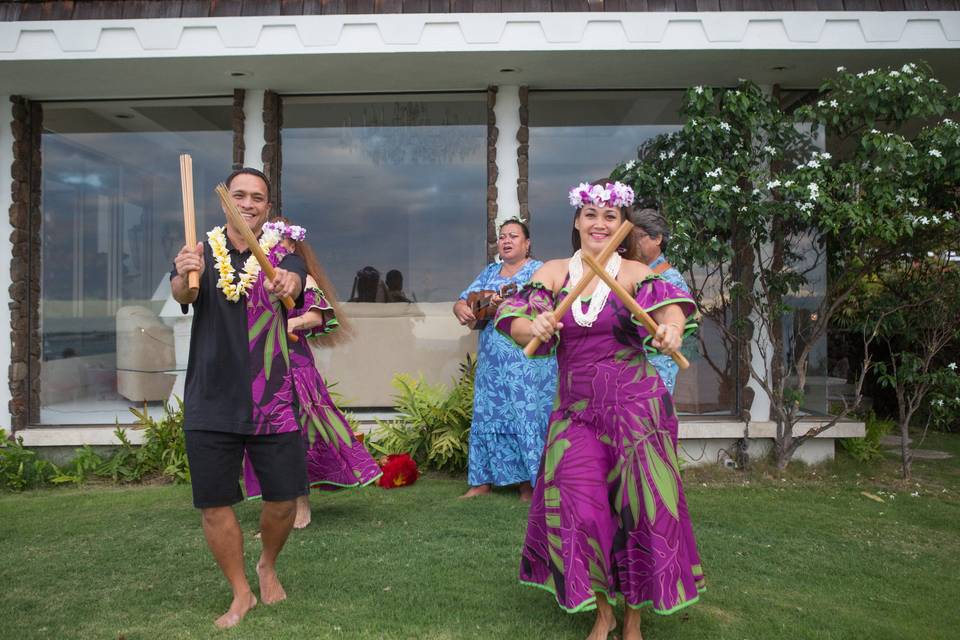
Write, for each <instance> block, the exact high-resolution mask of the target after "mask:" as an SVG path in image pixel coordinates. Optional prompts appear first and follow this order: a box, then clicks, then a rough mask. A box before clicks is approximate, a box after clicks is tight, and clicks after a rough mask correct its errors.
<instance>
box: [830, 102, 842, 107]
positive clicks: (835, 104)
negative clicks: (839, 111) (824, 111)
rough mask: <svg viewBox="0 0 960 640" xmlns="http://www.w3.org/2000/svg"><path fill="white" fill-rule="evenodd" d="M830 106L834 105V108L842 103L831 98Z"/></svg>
mask: <svg viewBox="0 0 960 640" xmlns="http://www.w3.org/2000/svg"><path fill="white" fill-rule="evenodd" d="M830 106H831V107H833V108H834V109H836V108H837V107H839V106H840V103H839V102H837V101H836V100H831V101H830Z"/></svg>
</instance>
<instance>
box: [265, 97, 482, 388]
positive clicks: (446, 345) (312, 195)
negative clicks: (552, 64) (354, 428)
mask: <svg viewBox="0 0 960 640" xmlns="http://www.w3.org/2000/svg"><path fill="white" fill-rule="evenodd" d="M486 119H487V118H486V96H485V94H474V93H464V94H442V95H400V96H397V95H392V96H391V95H383V96H370V95H367V96H324V97H319V96H309V97H308V96H297V97H287V98H284V101H283V134H282V138H283V141H282V148H283V177H282V180H283V184H282V188H283V212H284V214H285V215H286V216H288V217H289V218H291V219H292V220H294V221H296V222H297V223H298V224H301V225H303V226H305V227H306V228H307V241H308V242H310V244H311V245H312V246H313V248H314V250H315V251H316V252H317V255H318V257H319V259H320V260H321V262H322V263H323V265H324V268H325V269H326V270H327V273H328V274H329V276H330V279H331V281H332V282H333V284H334V286H335V287H336V289H337V294H338V296H339V297H340V298H341V299H343V300H347V301H349V302H347V303H346V304H345V306H344V310H345V312H346V313H349V314H350V315H351V317H352V319H353V320H354V325H355V327H356V329H357V336H356V337H355V339H354V340H352V341H351V342H349V343H347V344H346V345H343V346H339V347H337V348H336V349H321V350H320V351H319V352H318V354H317V355H318V366H319V367H320V369H321V371H322V372H323V374H324V375H326V376H329V377H330V378H331V379H332V380H334V381H337V382H338V383H339V386H338V387H337V389H338V391H339V392H340V393H341V394H342V395H343V397H344V399H345V400H346V402H347V403H348V404H352V405H353V406H362V407H385V406H390V405H392V395H393V393H395V389H393V388H392V387H391V385H390V380H391V378H392V377H393V375H394V374H396V373H400V372H408V373H412V374H414V375H416V373H417V372H422V373H424V374H425V375H426V376H427V378H428V380H429V381H431V382H445V383H446V382H449V381H450V378H451V377H453V376H454V375H455V374H456V372H457V363H458V362H459V361H460V360H461V359H462V358H463V357H464V355H465V354H466V353H467V352H468V351H472V350H474V349H475V338H474V336H472V335H471V334H470V332H469V331H467V330H465V329H463V328H462V327H460V326H459V324H458V323H457V322H456V320H455V319H454V317H453V314H452V313H451V311H450V308H451V305H452V303H453V301H454V300H455V299H456V298H457V296H458V295H459V293H460V291H462V290H463V287H464V286H465V285H466V284H468V283H469V282H470V281H471V280H472V279H473V276H474V275H475V274H476V272H477V271H478V270H479V269H480V268H481V267H482V266H483V264H484V260H485V242H486V209H485V202H486V195H485V194H486Z"/></svg>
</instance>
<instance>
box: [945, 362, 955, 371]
mask: <svg viewBox="0 0 960 640" xmlns="http://www.w3.org/2000/svg"><path fill="white" fill-rule="evenodd" d="M947 369H950V371H956V370H957V363H956V362H951V363H950V364H948V365H947Z"/></svg>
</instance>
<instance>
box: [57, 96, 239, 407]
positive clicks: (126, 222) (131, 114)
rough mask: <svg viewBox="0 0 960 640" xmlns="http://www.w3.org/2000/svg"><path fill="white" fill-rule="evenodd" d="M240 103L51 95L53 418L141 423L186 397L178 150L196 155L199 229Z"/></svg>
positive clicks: (212, 210) (213, 218)
mask: <svg viewBox="0 0 960 640" xmlns="http://www.w3.org/2000/svg"><path fill="white" fill-rule="evenodd" d="M231 104H232V101H231V100H230V99H219V98H217V99H194V100H190V101H189V102H186V101H169V100H153V101H110V102H84V103H77V102H74V103H47V104H44V106H43V111H44V132H43V138H42V158H43V187H42V211H43V222H42V230H41V234H42V240H41V246H42V269H41V270H42V276H41V277H42V282H41V305H40V323H41V335H42V340H43V346H42V355H41V365H40V366H41V371H40V383H41V392H40V396H41V407H40V419H41V422H43V423H46V424H86V423H93V424H103V423H112V422H114V421H115V420H117V419H119V421H120V422H121V423H127V422H130V421H131V415H130V413H129V411H128V408H129V407H131V406H134V407H142V406H143V404H144V403H147V404H148V405H149V406H150V407H151V408H152V409H153V410H155V411H159V409H160V407H162V405H163V403H164V402H165V401H166V400H167V399H168V398H169V397H170V396H171V394H172V393H177V394H178V395H180V396H182V393H183V392H182V387H180V388H178V389H175V388H174V387H175V384H176V383H177V382H178V381H180V382H181V383H182V375H183V370H184V369H185V367H186V356H187V344H188V340H189V319H188V318H184V317H181V314H180V309H179V305H173V304H171V302H170V300H171V299H170V296H169V291H170V286H169V282H168V274H169V271H170V268H171V265H172V260H173V257H174V255H175V254H176V253H177V251H179V250H180V247H182V246H183V218H182V198H181V191H180V168H179V162H178V156H179V154H181V153H189V154H191V155H192V156H193V165H194V183H195V185H196V208H197V226H198V235H200V237H201V238H202V237H203V236H202V231H203V230H204V229H208V228H210V227H212V226H213V225H214V224H217V223H219V222H220V221H221V220H222V213H221V212H220V209H219V207H218V205H217V202H216V196H215V195H213V193H212V191H210V190H209V189H207V186H209V185H213V184H216V182H217V181H219V180H222V179H223V178H224V177H225V175H226V173H227V172H228V170H229V167H230V158H231V155H232V153H231V150H232V128H231V122H230V118H231V110H232V109H231Z"/></svg>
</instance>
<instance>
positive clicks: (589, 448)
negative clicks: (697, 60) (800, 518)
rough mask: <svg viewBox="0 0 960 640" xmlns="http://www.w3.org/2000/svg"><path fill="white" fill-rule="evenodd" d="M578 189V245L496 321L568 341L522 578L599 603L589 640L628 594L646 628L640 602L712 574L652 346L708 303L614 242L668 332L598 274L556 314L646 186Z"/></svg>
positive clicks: (511, 330) (685, 327)
mask: <svg viewBox="0 0 960 640" xmlns="http://www.w3.org/2000/svg"><path fill="white" fill-rule="evenodd" d="M569 198H570V204H571V205H572V206H573V207H574V208H575V210H576V211H575V213H574V218H573V230H572V232H571V239H572V244H573V249H574V254H573V256H572V257H570V258H569V259H563V260H551V261H549V262H547V263H545V264H544V265H543V266H542V267H541V268H540V269H539V270H538V271H537V272H536V273H535V274H533V277H532V279H531V282H530V284H529V285H527V286H526V287H524V289H523V290H522V291H520V292H519V293H518V294H516V295H515V296H512V297H510V298H507V299H506V300H505V301H504V302H503V303H502V304H501V305H500V309H499V313H498V316H497V320H496V327H497V329H498V330H499V331H500V332H502V333H503V334H504V335H505V336H509V337H511V338H513V339H514V340H515V341H516V342H517V343H519V344H521V345H526V344H527V343H529V342H530V341H531V340H532V339H533V338H534V337H537V338H538V339H540V340H543V341H544V342H543V344H542V345H541V347H540V348H539V350H538V351H537V353H538V354H539V355H547V354H549V353H553V352H555V353H556V355H557V364H558V367H559V375H558V380H559V383H558V389H557V401H556V403H555V405H554V410H553V413H552V414H551V415H550V427H549V431H548V433H547V442H546V449H545V451H544V455H543V463H542V465H541V467H540V477H539V479H538V481H537V485H536V489H535V491H534V496H533V503H532V504H531V506H530V513H529V516H528V521H527V535H526V540H525V543H524V546H523V552H522V557H521V564H520V580H521V582H522V583H524V584H528V585H531V586H535V587H540V588H542V589H546V590H548V591H550V592H552V593H553V594H554V596H555V597H556V600H557V602H558V604H559V605H560V606H561V607H562V608H564V609H565V610H567V611H568V612H571V613H572V612H577V611H584V610H592V609H596V611H597V617H596V621H595V623H594V626H593V630H592V631H591V633H590V636H589V640H604V639H606V638H607V637H608V634H610V632H611V631H612V630H613V629H614V627H615V626H616V619H615V617H614V612H613V608H612V605H613V604H614V603H615V602H616V599H617V598H618V596H622V597H623V600H624V602H625V604H626V611H625V613H624V619H623V622H624V625H623V626H624V630H623V638H624V640H639V638H640V637H641V636H640V613H639V610H640V608H642V607H644V606H646V605H650V606H651V607H652V608H653V610H654V611H655V612H657V613H661V614H667V613H673V612H674V611H678V610H679V609H682V608H683V607H685V606H687V605H689V604H691V603H693V602H695V601H696V600H697V598H698V592H699V590H700V589H701V588H702V586H703V571H702V570H701V568H700V558H699V556H698V554H697V547H696V542H695V540H694V537H693V530H692V528H691V526H690V517H689V514H688V512H687V504H686V499H685V498H684V494H683V486H682V484H681V482H680V470H679V463H678V461H677V451H676V446H677V417H676V415H675V414H674V410H673V402H672V400H671V397H670V393H669V392H668V391H667V389H666V387H665V386H664V384H663V381H662V380H661V379H660V376H659V375H657V372H656V370H655V369H654V368H653V366H652V365H651V364H650V362H649V360H648V358H647V346H648V345H649V346H651V347H653V348H655V349H658V350H659V351H660V352H661V353H664V354H667V355H669V354H672V353H674V352H675V351H676V350H677V349H678V348H679V347H680V342H681V338H682V336H683V335H684V333H685V332H686V331H692V329H693V327H694V325H693V324H692V323H691V322H690V321H689V319H690V318H691V317H692V316H693V314H694V313H695V311H696V308H695V306H694V303H693V301H692V300H691V299H690V297H689V296H688V295H687V294H686V293H685V292H683V291H681V290H679V289H677V288H676V287H674V286H672V285H670V284H668V283H667V282H665V281H664V280H663V279H662V278H660V277H659V276H657V275H656V274H654V273H653V272H652V271H651V270H650V268H649V267H647V266H646V265H644V264H641V263H639V262H634V261H632V260H624V259H622V258H621V256H620V255H619V254H618V253H614V254H613V256H612V257H611V258H610V259H609V261H608V262H607V264H606V265H603V266H604V267H605V268H606V271H607V273H609V274H610V275H611V276H612V277H613V278H616V280H617V281H618V282H619V283H620V284H622V285H623V286H624V288H626V289H627V290H628V291H631V292H632V293H633V294H634V296H635V299H636V301H637V303H638V304H639V305H640V306H641V307H642V308H644V309H645V310H647V311H648V312H649V313H650V314H651V315H652V316H653V318H654V319H655V320H656V322H657V323H658V324H659V327H658V329H657V332H656V334H655V335H652V336H651V335H649V334H648V333H647V331H646V329H645V328H644V327H643V325H641V324H639V323H638V322H637V321H635V320H634V319H633V317H632V315H631V314H630V311H629V310H628V309H627V308H626V307H625V306H624V305H623V303H622V302H620V300H619V299H618V298H616V296H612V295H610V293H611V291H610V288H609V287H608V286H607V285H606V284H605V283H604V282H602V281H600V280H599V279H597V280H596V281H595V282H594V283H592V284H591V285H589V286H588V287H587V289H586V290H585V291H584V292H583V293H582V294H581V295H580V297H579V299H578V300H576V301H575V302H574V303H573V306H572V307H571V308H570V310H569V311H567V312H566V314H565V315H564V316H563V317H562V318H558V317H556V316H555V314H554V312H553V309H554V308H555V306H556V305H555V303H556V302H557V301H559V300H561V299H563V298H564V297H566V295H567V293H568V291H569V290H570V289H572V288H573V287H575V286H576V285H577V283H578V282H579V281H580V280H581V278H585V277H589V276H588V274H589V269H587V268H585V267H584V265H583V260H582V255H583V254H588V255H590V256H592V257H596V256H598V255H599V254H600V252H601V251H602V249H603V248H604V246H605V245H606V244H607V242H608V241H609V239H610V238H611V237H612V236H613V235H614V233H615V232H616V230H617V228H618V227H619V226H620V225H621V224H622V223H623V221H624V220H626V219H627V213H628V211H629V209H630V207H631V205H632V203H633V199H634V196H633V191H632V190H631V189H630V188H629V187H627V186H626V185H623V184H621V183H618V182H617V183H608V182H602V183H598V184H593V185H591V184H581V185H579V186H578V187H576V188H574V189H572V190H571V191H570V194H569ZM621 248H622V249H626V246H622V247H621Z"/></svg>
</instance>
